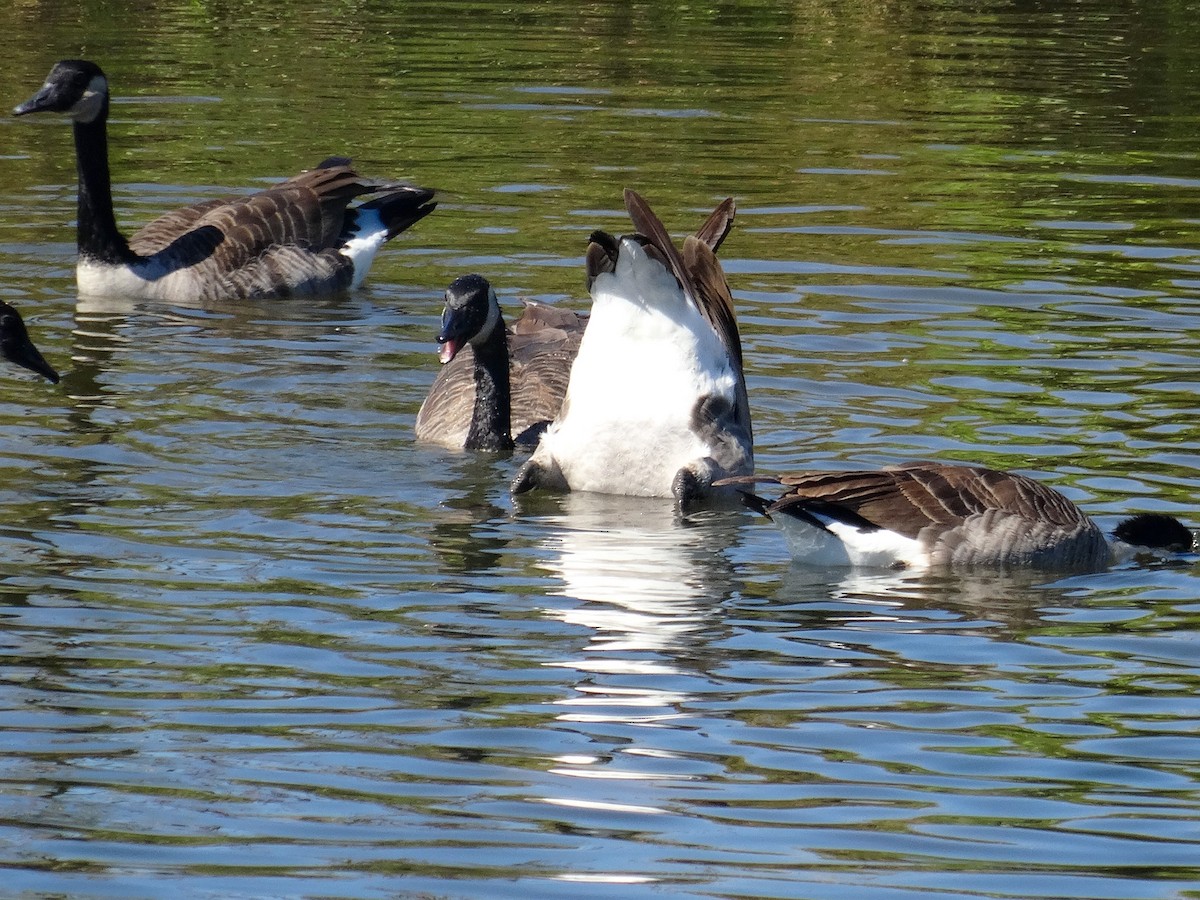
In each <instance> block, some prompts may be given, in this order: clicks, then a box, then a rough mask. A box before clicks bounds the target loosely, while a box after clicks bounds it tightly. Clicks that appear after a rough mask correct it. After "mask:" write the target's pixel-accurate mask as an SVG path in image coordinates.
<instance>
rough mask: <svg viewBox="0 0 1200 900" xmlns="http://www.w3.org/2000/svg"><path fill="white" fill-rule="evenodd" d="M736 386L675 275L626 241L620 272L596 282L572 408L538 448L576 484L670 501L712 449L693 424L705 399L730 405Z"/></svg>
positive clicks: (722, 352) (574, 373)
mask: <svg viewBox="0 0 1200 900" xmlns="http://www.w3.org/2000/svg"><path fill="white" fill-rule="evenodd" d="M736 385H737V379H736V376H735V374H734V371H733V368H732V366H731V364H730V362H729V355H728V353H727V352H726V349H725V346H724V345H723V344H722V343H721V340H720V338H719V337H718V336H717V335H716V333H715V332H714V331H713V329H712V326H710V325H709V324H708V322H707V321H706V320H705V319H704V318H703V316H701V314H700V312H699V311H698V310H696V309H695V307H694V306H693V305H692V304H691V303H690V302H689V301H688V300H687V298H686V296H685V295H684V293H683V290H682V289H681V288H680V286H679V284H678V282H677V281H676V280H675V278H674V277H673V276H672V275H671V274H670V273H669V272H668V271H667V270H666V268H665V267H664V266H663V265H662V264H661V263H659V262H657V261H656V260H653V259H651V258H650V257H649V256H648V255H647V254H646V251H645V250H644V249H643V248H642V247H641V245H640V244H638V243H637V242H636V241H633V240H630V239H628V238H625V239H622V241H621V248H620V253H619V256H618V259H617V267H616V271H615V272H613V273H603V274H601V275H599V276H597V278H596V280H595V282H594V283H593V286H592V314H591V318H590V319H589V321H588V325H587V329H586V331H585V332H584V335H583V341H582V343H581V345H580V348H579V355H578V356H577V357H576V359H575V363H574V365H573V367H572V369H571V380H570V386H569V388H568V390H567V404H566V407H565V408H566V410H567V412H566V414H565V415H564V416H563V417H562V418H560V419H559V421H557V422H556V423H555V424H554V425H553V426H551V428H550V429H549V430H548V431H547V433H546V434H545V435H544V436H543V438H542V445H541V447H539V453H549V454H551V455H553V457H554V459H555V461H556V462H557V463H558V465H559V468H560V469H561V470H562V472H563V474H564V476H566V478H567V481H568V483H569V484H570V486H571V488H572V489H573V490H583V491H600V492H610V493H622V494H630V495H637V496H649V497H669V496H671V483H672V480H673V479H674V477H675V474H676V473H677V472H678V471H679V469H680V468H681V467H683V466H684V465H685V464H687V463H689V462H691V461H694V460H696V459H699V458H701V457H705V456H708V455H710V453H711V448H709V447H707V446H706V445H705V443H704V441H702V440H701V438H700V436H698V435H696V434H695V433H693V431H692V428H691V417H692V412H693V409H694V408H695V405H696V401H697V399H698V398H700V397H702V396H706V395H712V394H716V395H721V396H725V397H727V398H728V399H729V401H730V402H731V403H732V402H733V401H734V396H735V390H736Z"/></svg>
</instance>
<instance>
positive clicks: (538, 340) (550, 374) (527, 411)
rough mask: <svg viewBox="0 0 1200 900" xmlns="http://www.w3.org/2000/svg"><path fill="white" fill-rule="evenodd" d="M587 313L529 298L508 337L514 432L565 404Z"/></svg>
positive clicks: (517, 434) (516, 435) (546, 419)
mask: <svg viewBox="0 0 1200 900" xmlns="http://www.w3.org/2000/svg"><path fill="white" fill-rule="evenodd" d="M586 323H587V319H586V317H583V316H580V315H579V314H578V313H575V312H572V311H571V310H566V309H560V308H558V307H555V306H551V305H549V304H545V303H527V304H526V306H525V311H524V313H522V315H521V317H520V318H519V319H517V321H516V322H515V323H514V324H513V327H512V331H511V332H510V334H509V339H508V354H509V368H510V371H511V373H512V378H511V382H512V412H511V415H512V435H513V439H514V440H516V441H518V442H520V443H525V442H527V441H525V440H522V437H521V436H522V434H523V432H525V431H526V430H527V429H529V428H531V427H534V426H537V425H540V424H541V423H546V422H550V421H552V420H553V419H554V418H555V417H556V416H557V415H558V412H559V410H560V409H561V408H562V403H563V397H565V396H566V393H567V384H568V383H569V382H570V379H571V363H573V362H574V361H575V357H576V356H577V355H578V354H579V342H580V340H581V339H582V338H583V330H584V326H585V324H586Z"/></svg>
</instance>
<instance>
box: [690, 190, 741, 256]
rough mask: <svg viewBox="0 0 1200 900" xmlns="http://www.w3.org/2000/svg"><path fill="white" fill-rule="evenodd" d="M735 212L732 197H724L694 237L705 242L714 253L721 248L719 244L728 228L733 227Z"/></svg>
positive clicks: (726, 235) (723, 240)
mask: <svg viewBox="0 0 1200 900" xmlns="http://www.w3.org/2000/svg"><path fill="white" fill-rule="evenodd" d="M736 212H737V208H736V207H735V206H734V203H733V198H732V197H726V198H725V199H724V200H722V201H721V204H720V205H719V206H718V207H717V208H716V209H714V210H713V211H712V212H711V213H710V214H709V217H708V219H707V220H706V221H705V223H704V224H703V225H701V226H700V228H699V230H698V231H697V232H696V237H697V238H699V239H700V240H701V241H703V242H704V243H705V244H707V245H708V248H709V249H710V250H712V252H713V253H716V252H717V251H718V250H720V249H721V244H723V243H725V238H726V237H728V235H729V230H730V229H731V228H733V217H734V215H735V214H736Z"/></svg>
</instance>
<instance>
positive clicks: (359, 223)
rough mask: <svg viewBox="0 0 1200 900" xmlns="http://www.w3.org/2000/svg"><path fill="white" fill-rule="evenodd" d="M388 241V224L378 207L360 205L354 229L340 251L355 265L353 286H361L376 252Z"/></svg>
mask: <svg viewBox="0 0 1200 900" xmlns="http://www.w3.org/2000/svg"><path fill="white" fill-rule="evenodd" d="M385 243H387V226H386V225H384V224H383V217H382V216H381V215H380V214H379V210H377V209H363V208H362V207H359V208H358V209H356V210H355V213H354V229H353V231H351V233H350V238H349V240H347V241H346V243H344V244H343V245H342V246H341V248H340V250H339V252H341V253H342V255H344V256H346V257H348V258H349V259H350V262H351V263H352V264H353V266H354V278H353V280H352V281H351V282H350V286H351V287H352V288H357V287H360V286H361V285H362V283H363V281H364V280H365V279H366V277H367V272H369V271H370V269H371V265H372V264H373V263H374V262H375V254H376V253H378V252H379V248H380V247H382V246H383V245H384V244H385Z"/></svg>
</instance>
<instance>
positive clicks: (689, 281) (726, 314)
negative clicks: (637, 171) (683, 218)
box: [625, 188, 742, 375]
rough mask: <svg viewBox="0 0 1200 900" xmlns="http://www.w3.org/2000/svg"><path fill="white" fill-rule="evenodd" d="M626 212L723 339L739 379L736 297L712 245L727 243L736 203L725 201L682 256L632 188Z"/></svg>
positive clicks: (686, 245) (686, 243) (689, 240)
mask: <svg viewBox="0 0 1200 900" xmlns="http://www.w3.org/2000/svg"><path fill="white" fill-rule="evenodd" d="M625 209H626V210H627V211H628V212H629V218H630V219H632V220H633V226H634V228H635V229H636V230H637V232H638V234H640V235H641V236H642V237H644V238H645V239H646V241H647V242H648V243H649V244H650V245H651V246H652V247H653V248H654V249H655V250H656V251H658V256H659V258H660V259H661V260H662V261H663V263H664V264H665V265H666V266H667V267H668V268H669V269H670V270H671V272H672V274H674V276H675V277H676V278H677V279H678V280H679V283H680V284H681V285H683V289H684V292H685V293H686V294H687V295H688V296H689V297H690V298H691V299H692V302H693V303H695V304H696V307H697V309H699V310H700V313H701V315H703V316H704V318H705V320H706V321H707V322H708V323H709V325H711V326H712V328H713V330H714V331H715V332H716V333H717V336H718V337H720V339H721V341H722V343H724V345H725V348H726V349H727V350H728V351H729V355H730V357H731V358H732V359H733V360H734V361H735V362H736V363H737V369H738V373H739V375H740V374H741V371H742V342H741V338H740V337H739V335H738V329H737V317H736V315H735V314H734V310H733V297H732V296H731V295H730V292H729V285H728V284H727V283H726V281H725V272H724V270H722V268H721V264H720V263H719V262H718V261H717V257H716V253H715V252H714V249H713V247H712V246H710V244H709V241H712V242H713V243H714V244H715V245H716V246H717V247H719V246H720V245H721V242H722V241H724V240H725V234H727V233H728V231H729V228H730V227H731V226H732V224H733V200H732V199H727V200H725V201H724V202H723V203H722V204H721V205H720V206H718V207H717V209H716V210H715V211H714V212H713V213H712V214H711V215H710V216H709V218H708V221H706V222H705V223H704V225H703V226H701V228H700V231H699V232H698V233H697V235H696V236H689V237H688V238H687V239H686V240H685V241H684V243H683V246H684V252H683V254H682V255H680V253H679V251H678V250H677V249H676V248H675V245H674V243H672V241H671V236H670V235H669V234H667V229H666V228H664V227H663V224H662V222H661V221H660V220H659V218H658V216H656V215H655V214H654V212H653V210H651V209H650V206H649V204H647V203H646V201H645V199H644V198H643V197H642V196H641V195H640V194H638V193H637V192H636V191H634V190H632V189H630V188H626V189H625Z"/></svg>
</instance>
